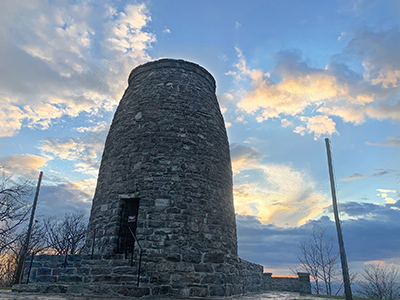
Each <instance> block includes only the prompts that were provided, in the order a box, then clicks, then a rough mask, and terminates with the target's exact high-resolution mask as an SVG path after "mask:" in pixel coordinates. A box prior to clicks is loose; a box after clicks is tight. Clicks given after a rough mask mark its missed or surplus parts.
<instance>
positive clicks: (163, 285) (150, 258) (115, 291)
mask: <svg viewBox="0 0 400 300" xmlns="http://www.w3.org/2000/svg"><path fill="white" fill-rule="evenodd" d="M29 265H30V258H28V259H27V263H26V266H27V267H26V268H25V273H24V281H23V283H26V278H27V273H28V269H29ZM64 266H65V267H64ZM262 271H263V267H262V266H261V265H258V264H254V263H251V262H248V261H245V260H243V259H241V258H239V257H237V256H231V255H227V254H224V253H204V254H202V255H200V256H198V255H193V256H184V255H182V254H174V255H169V256H167V257H164V256H162V255H160V254H157V253H150V254H148V255H145V256H143V261H142V266H141V273H140V286H139V287H137V286H136V284H137V272H138V263H137V262H136V261H134V263H133V266H130V259H125V258H124V256H123V255H104V256H99V255H95V256H94V259H93V260H91V259H90V255H70V256H68V258H67V261H66V264H65V257H64V256H55V255H54V256H53V255H38V256H36V257H34V260H33V264H32V269H31V272H30V279H29V285H24V284H22V285H18V286H14V291H31V292H33V291H36V292H42V293H48V292H53V293H54V292H59V293H66V292H67V293H79V294H109V295H115V296H117V295H124V296H136V297H138V296H144V295H179V296H187V297H207V296H231V295H237V294H243V293H249V292H259V291H261V290H262V289H263V278H262Z"/></svg>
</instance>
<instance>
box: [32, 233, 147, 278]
mask: <svg viewBox="0 0 400 300" xmlns="http://www.w3.org/2000/svg"><path fill="white" fill-rule="evenodd" d="M128 229H129V231H130V233H131V235H132V237H133V245H132V253H131V260H130V265H131V267H133V256H134V250H135V242H136V243H137V244H138V246H139V249H140V251H139V262H138V263H139V264H138V278H137V286H139V282H140V271H141V266H142V255H143V247H142V245H141V244H140V242H139V240H138V239H137V237H136V234H135V233H133V231H132V229H131V228H129V227H128ZM91 231H92V232H93V238H92V245H91V251H90V252H91V253H90V254H91V255H90V259H91V260H93V258H94V250H95V240H96V228H94V229H92V230H91ZM89 232H90V231H85V232H84V233H83V234H85V235H87V234H88V233H89ZM67 240H72V237H69V238H66V239H64V240H62V241H61V242H65V241H67ZM58 243H60V242H58ZM55 244H56V243H53V244H51V245H47V246H46V247H42V248H39V249H36V250H31V257H30V264H29V269H28V273H27V274H26V275H27V278H26V284H28V283H29V279H30V274H31V270H32V265H33V260H34V256H35V255H37V253H40V252H42V253H43V251H45V250H48V249H52V248H53V247H54V245H55ZM68 251H69V246H67V250H66V253H65V254H55V255H60V256H61V255H64V256H65V258H64V262H63V267H64V268H66V267H67V265H68V263H67V261H68V255H69V254H68Z"/></svg>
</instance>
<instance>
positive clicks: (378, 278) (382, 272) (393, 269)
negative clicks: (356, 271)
mask: <svg viewBox="0 0 400 300" xmlns="http://www.w3.org/2000/svg"><path fill="white" fill-rule="evenodd" d="M361 275H362V277H363V279H364V280H363V281H362V282H360V286H361V289H360V290H359V293H360V294H362V295H363V296H365V297H367V298H373V299H383V300H396V299H400V283H399V279H400V278H399V268H398V267H397V266H396V265H394V264H390V265H386V264H384V263H373V264H368V265H367V266H365V267H364V268H363V272H362V273H361Z"/></svg>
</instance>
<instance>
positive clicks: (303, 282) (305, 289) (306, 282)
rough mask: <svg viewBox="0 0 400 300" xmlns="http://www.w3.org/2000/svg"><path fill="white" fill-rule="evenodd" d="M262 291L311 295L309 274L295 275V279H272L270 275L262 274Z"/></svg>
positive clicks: (281, 277) (280, 277)
mask: <svg viewBox="0 0 400 300" xmlns="http://www.w3.org/2000/svg"><path fill="white" fill-rule="evenodd" d="M263 290H266V291H286V292H300V293H304V294H311V284H310V274H308V273H297V277H289V276H288V277H283V276H279V277H273V276H272V273H264V274H263Z"/></svg>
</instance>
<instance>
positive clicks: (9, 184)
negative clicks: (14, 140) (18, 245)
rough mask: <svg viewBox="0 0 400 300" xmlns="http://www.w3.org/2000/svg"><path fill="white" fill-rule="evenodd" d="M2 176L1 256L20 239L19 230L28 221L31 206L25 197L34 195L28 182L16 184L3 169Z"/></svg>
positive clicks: (0, 189)
mask: <svg viewBox="0 0 400 300" xmlns="http://www.w3.org/2000/svg"><path fill="white" fill-rule="evenodd" d="M1 169H2V170H1V175H0V254H1V253H5V252H7V251H8V250H9V249H10V247H12V245H13V244H14V243H15V242H16V240H17V238H18V234H17V229H18V228H19V227H21V225H22V224H23V223H24V222H25V221H26V220H27V216H28V213H29V205H28V204H27V202H26V200H25V197H26V196H28V195H30V194H31V193H32V185H31V184H30V183H29V182H28V181H22V182H16V181H14V179H13V176H12V175H11V174H7V173H6V172H5V170H4V168H1Z"/></svg>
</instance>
